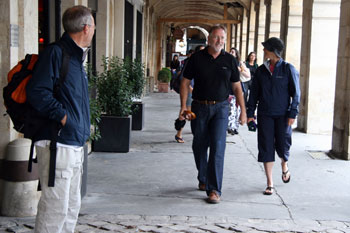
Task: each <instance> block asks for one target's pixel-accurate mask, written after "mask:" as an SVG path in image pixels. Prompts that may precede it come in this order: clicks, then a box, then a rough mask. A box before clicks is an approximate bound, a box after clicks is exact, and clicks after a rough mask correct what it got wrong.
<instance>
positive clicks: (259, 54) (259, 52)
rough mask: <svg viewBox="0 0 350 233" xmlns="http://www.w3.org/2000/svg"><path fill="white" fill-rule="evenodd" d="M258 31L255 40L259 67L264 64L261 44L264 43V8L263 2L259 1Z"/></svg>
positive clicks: (262, 0)
mask: <svg viewBox="0 0 350 233" xmlns="http://www.w3.org/2000/svg"><path fill="white" fill-rule="evenodd" d="M258 7H259V29H258V38H257V40H258V41H257V49H256V55H257V62H258V64H259V65H261V64H262V63H263V62H264V52H263V48H264V47H263V46H262V44H261V42H263V41H265V21H266V6H265V3H264V0H261V1H260V4H259V6H258Z"/></svg>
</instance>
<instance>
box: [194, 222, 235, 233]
mask: <svg viewBox="0 0 350 233" xmlns="http://www.w3.org/2000/svg"><path fill="white" fill-rule="evenodd" d="M198 228H199V229H201V230H204V231H209V232H212V233H232V231H230V230H226V229H224V228H221V227H218V226H215V225H211V224H209V225H203V226H200V227H198Z"/></svg>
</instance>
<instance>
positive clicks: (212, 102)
mask: <svg viewBox="0 0 350 233" xmlns="http://www.w3.org/2000/svg"><path fill="white" fill-rule="evenodd" d="M193 101H194V102H197V103H200V104H205V105H212V104H218V103H221V102H222V101H217V100H193Z"/></svg>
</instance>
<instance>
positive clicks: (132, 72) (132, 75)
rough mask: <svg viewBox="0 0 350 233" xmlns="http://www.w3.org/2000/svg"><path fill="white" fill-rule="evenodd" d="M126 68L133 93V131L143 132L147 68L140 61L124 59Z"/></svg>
mask: <svg viewBox="0 0 350 233" xmlns="http://www.w3.org/2000/svg"><path fill="white" fill-rule="evenodd" d="M124 68H125V70H126V73H127V79H128V82H129V85H130V87H131V92H132V101H133V103H132V106H131V109H132V123H131V129H132V130H142V128H143V124H144V103H143V102H142V100H141V97H142V94H143V91H144V86H145V68H144V65H143V64H142V62H141V61H140V60H139V59H135V60H133V61H132V60H131V59H130V58H129V57H127V58H126V59H124Z"/></svg>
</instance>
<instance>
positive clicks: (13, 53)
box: [0, 0, 39, 203]
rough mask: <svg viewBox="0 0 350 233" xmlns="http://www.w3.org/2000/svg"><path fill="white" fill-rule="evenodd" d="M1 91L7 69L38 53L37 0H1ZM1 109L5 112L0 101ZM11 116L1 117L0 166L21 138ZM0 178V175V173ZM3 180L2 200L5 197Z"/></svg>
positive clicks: (0, 110) (0, 190)
mask: <svg viewBox="0 0 350 233" xmlns="http://www.w3.org/2000/svg"><path fill="white" fill-rule="evenodd" d="M0 31H1V33H0V41H1V43H0V58H1V62H0V76H1V77H3V78H2V79H1V81H0V94H1V96H2V90H3V88H4V86H6V85H7V79H6V77H7V73H8V71H9V70H10V69H11V67H13V66H14V65H16V64H17V63H18V61H19V60H21V59H23V58H24V55H25V54H26V53H38V43H39V42H38V0H2V1H0ZM0 112H1V113H4V112H6V110H5V107H4V105H3V104H0ZM12 127H13V125H12V122H11V120H10V118H9V117H0V135H1V137H0V170H2V167H1V166H2V164H3V163H2V161H3V159H4V158H5V153H6V146H7V144H8V143H9V142H10V141H12V140H14V139H16V138H18V137H19V134H18V133H17V132H16V131H15V130H13V129H12ZM0 178H1V177H0ZM2 184H3V183H2V181H1V180H0V203H1V201H2V197H1V193H2Z"/></svg>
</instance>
